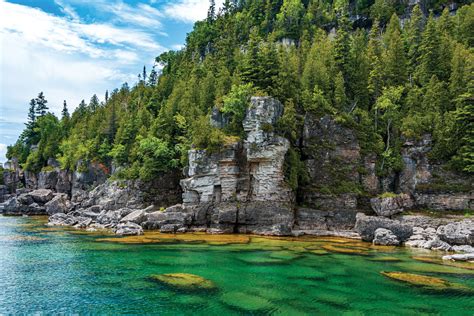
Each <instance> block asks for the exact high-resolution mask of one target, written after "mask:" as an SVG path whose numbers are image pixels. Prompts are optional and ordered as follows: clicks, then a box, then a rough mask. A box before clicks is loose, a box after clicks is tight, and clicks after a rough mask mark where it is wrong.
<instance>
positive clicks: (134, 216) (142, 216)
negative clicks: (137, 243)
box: [120, 210, 147, 224]
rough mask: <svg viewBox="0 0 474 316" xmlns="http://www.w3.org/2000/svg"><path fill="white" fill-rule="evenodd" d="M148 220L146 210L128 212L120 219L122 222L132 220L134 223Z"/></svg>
mask: <svg viewBox="0 0 474 316" xmlns="http://www.w3.org/2000/svg"><path fill="white" fill-rule="evenodd" d="M146 220H147V216H146V213H145V210H136V211H133V212H132V213H130V214H128V215H127V216H125V217H124V218H122V219H121V220H120V222H122V223H124V222H132V223H135V224H141V223H143V222H144V221H146Z"/></svg>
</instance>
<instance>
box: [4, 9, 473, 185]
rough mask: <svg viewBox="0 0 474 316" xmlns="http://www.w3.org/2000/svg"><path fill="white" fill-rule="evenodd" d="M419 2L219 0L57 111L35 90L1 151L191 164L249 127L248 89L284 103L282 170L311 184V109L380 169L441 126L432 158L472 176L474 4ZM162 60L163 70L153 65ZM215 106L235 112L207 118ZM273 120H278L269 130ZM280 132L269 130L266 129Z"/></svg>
mask: <svg viewBox="0 0 474 316" xmlns="http://www.w3.org/2000/svg"><path fill="white" fill-rule="evenodd" d="M469 2H470V1H465V2H464V3H463V2H462V1H461V2H458V3H457V6H458V7H457V9H456V10H451V12H450V9H453V8H452V7H450V6H448V5H447V3H446V2H443V1H437V0H425V1H422V2H420V4H419V5H415V6H410V5H408V1H401V0H375V2H374V1H372V0H356V1H350V3H348V2H347V1H344V0H335V1H333V0H252V1H249V0H247V1H246V0H241V1H235V0H234V1H229V0H227V1H225V3H224V5H223V7H222V8H221V9H220V10H217V9H216V6H215V4H214V1H211V5H210V8H209V12H208V17H207V19H205V20H203V21H200V22H197V23H196V24H195V25H194V30H193V31H192V32H190V33H189V34H188V36H187V38H186V46H185V48H183V49H182V50H180V51H169V52H166V53H163V54H161V55H160V56H158V57H157V58H156V66H157V67H153V69H152V70H151V71H150V72H149V73H147V69H145V68H144V69H143V72H142V73H141V74H140V75H139V80H138V82H137V83H136V84H135V85H134V86H133V87H129V86H128V85H127V84H124V85H123V86H122V87H121V88H120V89H115V90H114V91H112V92H111V93H110V95H109V93H108V92H107V93H106V95H105V98H104V102H100V101H99V98H98V97H97V96H96V95H94V96H93V97H92V98H91V99H90V102H89V103H88V104H87V103H86V102H84V101H82V102H81V104H79V106H78V107H77V108H76V109H75V110H74V112H73V113H72V114H69V112H68V108H67V104H66V101H65V102H64V110H63V112H62V115H61V117H60V118H58V117H56V116H55V115H54V114H52V113H50V112H48V106H47V100H46V98H45V96H44V95H43V93H40V94H39V95H38V96H37V97H36V98H34V99H32V100H31V102H30V111H29V115H28V121H27V123H26V128H25V130H24V131H23V133H22V134H21V136H20V138H19V139H18V141H17V142H16V144H14V145H13V146H10V147H8V153H7V157H8V158H9V159H11V158H12V157H16V158H17V159H18V161H19V163H20V164H21V165H22V166H23V168H24V169H26V170H30V171H40V170H41V169H44V168H48V167H47V160H48V158H50V157H55V158H57V159H58V160H59V162H60V164H61V166H62V167H63V168H66V169H78V170H80V169H81V168H82V167H83V166H85V164H86V163H87V162H90V161H94V162H98V163H101V164H103V166H104V168H107V169H109V170H112V168H113V170H114V171H116V172H115V173H114V176H115V177H120V178H127V179H135V178H141V179H145V180H147V179H152V178H154V177H156V176H157V175H158V174H160V173H161V172H165V171H168V170H171V169H178V168H183V167H184V166H185V165H186V163H187V161H186V159H187V151H188V150H189V149H190V148H206V149H209V150H219V149H220V148H222V146H223V145H224V144H226V143H229V142H232V141H235V140H237V139H238V138H241V137H242V136H243V133H244V132H243V129H242V126H241V122H242V120H243V118H244V115H245V109H246V107H247V104H248V102H249V98H250V96H252V95H269V96H272V97H275V98H277V99H278V100H280V101H281V102H282V103H283V104H284V106H285V110H284V115H283V117H282V118H281V119H280V122H279V123H278V125H277V127H276V128H275V132H277V133H278V134H280V135H283V136H285V137H286V138H288V139H289V140H290V141H291V144H292V148H291V150H290V152H289V154H288V163H287V165H288V166H289V167H288V170H287V172H288V180H289V182H291V184H292V187H293V188H296V187H297V186H298V181H303V180H304V178H305V177H304V173H305V170H304V168H303V167H302V164H301V163H300V159H301V152H300V138H301V130H302V123H303V119H304V116H305V115H306V114H308V113H311V114H312V115H315V116H317V117H320V116H323V115H331V116H332V117H334V118H335V120H336V121H337V122H339V123H340V124H343V125H345V126H350V127H351V128H352V129H353V130H354V133H356V134H357V137H358V139H359V142H360V146H361V149H362V153H363V154H368V153H372V154H376V155H377V166H378V167H377V168H378V173H379V174H380V175H383V174H387V173H389V172H396V171H397V170H400V169H401V168H402V164H403V162H402V159H401V155H400V150H401V146H402V143H403V140H404V139H407V138H410V139H416V138H420V137H421V136H422V135H424V134H427V133H429V134H431V135H432V136H433V141H434V147H433V150H432V152H431V154H430V155H431V156H430V159H431V160H433V161H436V162H439V163H442V164H445V166H446V167H447V168H451V169H452V170H456V171H458V172H464V173H472V172H474V95H473V93H474V75H473V69H474V50H473V45H474V32H473V30H474V4H469ZM157 69H159V70H157ZM214 108H217V109H219V111H220V112H222V113H223V115H224V116H226V117H227V118H228V120H229V122H230V123H229V124H228V125H227V126H226V127H225V128H222V129H220V128H217V127H213V126H212V125H211V123H210V119H209V117H210V114H211V111H212V110H213V109H214ZM269 128H270V127H269ZM271 128H272V127H271Z"/></svg>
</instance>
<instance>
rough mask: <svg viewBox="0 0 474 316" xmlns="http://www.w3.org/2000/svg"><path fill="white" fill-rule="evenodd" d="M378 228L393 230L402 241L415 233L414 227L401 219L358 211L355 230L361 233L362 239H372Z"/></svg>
mask: <svg viewBox="0 0 474 316" xmlns="http://www.w3.org/2000/svg"><path fill="white" fill-rule="evenodd" d="M378 228H385V229H388V230H391V231H392V232H393V234H394V235H395V236H397V238H398V240H399V241H401V242H402V241H405V240H407V239H408V238H409V237H410V236H411V235H412V234H413V227H412V226H410V225H407V224H403V223H401V222H400V221H397V220H392V219H388V218H385V217H376V216H367V215H365V214H363V213H357V216H356V224H355V227H354V230H355V231H357V232H358V233H359V234H360V236H361V237H362V240H364V241H372V240H373V239H374V237H375V231H376V230H377V229H378Z"/></svg>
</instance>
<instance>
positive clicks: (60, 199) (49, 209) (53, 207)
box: [44, 193, 73, 215]
mask: <svg viewBox="0 0 474 316" xmlns="http://www.w3.org/2000/svg"><path fill="white" fill-rule="evenodd" d="M44 206H45V207H46V213H48V214H49V215H53V214H56V213H68V212H69V211H70V210H71V209H72V208H73V205H72V203H71V202H70V201H69V198H68V196H67V194H61V193H60V194H56V195H55V196H54V198H53V199H52V200H51V201H49V202H48V203H46V204H45V205H44Z"/></svg>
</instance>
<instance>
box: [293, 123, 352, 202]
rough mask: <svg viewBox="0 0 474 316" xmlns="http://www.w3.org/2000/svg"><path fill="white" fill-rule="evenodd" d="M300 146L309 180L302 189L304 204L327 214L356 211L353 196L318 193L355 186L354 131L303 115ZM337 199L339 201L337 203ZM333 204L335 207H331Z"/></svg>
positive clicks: (345, 193) (348, 193) (348, 194)
mask: <svg viewBox="0 0 474 316" xmlns="http://www.w3.org/2000/svg"><path fill="white" fill-rule="evenodd" d="M302 145H303V147H302V148H303V155H304V156H305V157H306V159H305V164H306V168H307V170H308V173H309V177H310V179H311V181H310V183H311V184H310V185H308V186H307V187H306V188H304V189H303V190H302V195H303V196H302V199H303V200H304V201H305V204H307V205H308V206H310V207H312V208H315V209H320V210H327V211H333V210H341V209H346V210H355V209H356V208H357V199H356V195H355V194H351V192H342V193H344V194H340V193H339V192H337V194H334V192H331V193H329V194H325V193H322V192H324V191H327V190H328V189H329V190H331V189H333V188H335V189H338V188H340V187H341V186H342V184H351V186H353V187H356V186H357V185H358V181H359V173H358V171H357V170H358V166H359V164H360V160H361V155H360V147H359V143H358V141H357V138H356V134H355V133H354V131H353V130H352V129H350V128H348V127H345V126H343V125H341V124H338V123H337V122H336V121H335V120H334V119H333V118H331V117H330V116H328V115H326V116H324V117H322V118H319V119H318V118H316V117H314V116H313V115H310V114H307V115H306V116H305V121H304V131H303V143H302ZM346 186H347V185H346ZM338 197H339V198H340V199H339V200H340V202H337V201H338V199H337V198H338ZM334 201H336V203H337V204H338V205H334V204H335V203H334Z"/></svg>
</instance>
